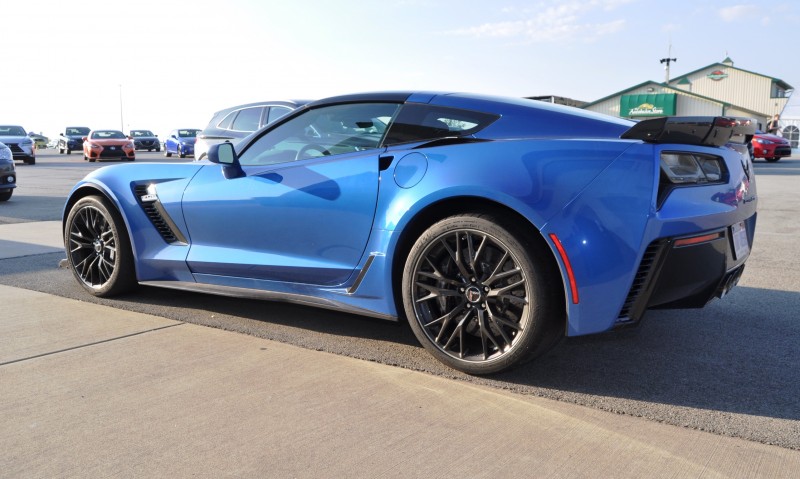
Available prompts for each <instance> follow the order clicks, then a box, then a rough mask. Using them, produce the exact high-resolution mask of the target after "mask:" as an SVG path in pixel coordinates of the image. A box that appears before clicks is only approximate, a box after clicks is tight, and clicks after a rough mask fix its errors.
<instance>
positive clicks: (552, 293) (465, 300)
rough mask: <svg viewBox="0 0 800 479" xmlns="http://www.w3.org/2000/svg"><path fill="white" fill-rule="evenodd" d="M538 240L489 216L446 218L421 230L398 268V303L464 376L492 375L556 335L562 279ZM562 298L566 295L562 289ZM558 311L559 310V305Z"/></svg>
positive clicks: (431, 346)
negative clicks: (400, 275) (400, 276)
mask: <svg viewBox="0 0 800 479" xmlns="http://www.w3.org/2000/svg"><path fill="white" fill-rule="evenodd" d="M548 258H551V254H550V252H549V251H548V250H547V249H546V246H544V245H543V244H542V241H535V240H531V239H528V238H526V237H525V235H523V234H521V233H519V232H517V231H516V230H515V229H514V228H511V227H507V226H504V223H503V222H502V221H501V220H500V219H499V218H497V217H494V216H491V215H485V214H484V215H462V216H453V217H450V218H446V219H444V220H442V221H439V222H438V223H436V224H434V225H433V226H431V227H430V228H429V229H428V230H427V231H425V232H424V233H423V234H422V235H421V236H420V237H419V239H418V240H417V241H416V243H415V244H414V246H413V247H412V248H411V251H410V253H409V255H408V260H407V262H406V265H405V269H404V271H403V280H402V291H403V292H402V295H403V306H404V310H405V312H406V316H407V317H408V320H409V324H410V326H411V329H412V330H413V331H414V334H415V335H416V336H417V339H419V341H420V342H421V343H422V345H423V346H424V347H425V348H426V349H427V350H428V351H429V352H430V353H431V354H433V356H434V357H436V358H437V359H439V360H440V361H442V362H443V363H445V364H447V365H448V366H450V367H452V368H454V369H458V370H460V371H463V372H465V373H468V374H491V373H497V372H500V371H503V370H506V369H509V368H512V367H514V366H517V365H519V364H522V363H524V362H525V361H527V360H530V359H532V358H533V357H535V356H537V355H539V354H541V353H543V352H545V351H546V350H547V349H549V348H550V347H551V346H552V345H554V344H555V342H556V341H555V340H556V339H557V338H558V336H559V333H560V331H561V330H560V329H559V326H561V327H563V313H558V312H557V310H556V307H557V305H559V304H562V305H563V302H559V298H558V290H557V289H556V288H554V287H553V286H552V283H554V282H557V283H558V284H560V282H561V280H560V276H559V275H558V274H557V272H556V271H554V268H553V266H552V261H549V260H548ZM561 294H562V298H563V293H561ZM562 309H563V307H562Z"/></svg>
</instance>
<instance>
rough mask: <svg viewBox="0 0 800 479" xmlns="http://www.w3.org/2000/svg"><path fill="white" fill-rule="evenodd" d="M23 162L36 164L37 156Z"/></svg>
mask: <svg viewBox="0 0 800 479" xmlns="http://www.w3.org/2000/svg"><path fill="white" fill-rule="evenodd" d="M23 163H25V164H26V165H35V164H36V158H30V159H27V160H25V161H24V162H23Z"/></svg>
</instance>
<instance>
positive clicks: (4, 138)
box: [0, 135, 33, 143]
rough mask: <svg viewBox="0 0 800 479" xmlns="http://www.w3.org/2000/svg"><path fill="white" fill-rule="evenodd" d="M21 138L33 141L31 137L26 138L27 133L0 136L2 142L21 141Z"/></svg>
mask: <svg viewBox="0 0 800 479" xmlns="http://www.w3.org/2000/svg"><path fill="white" fill-rule="evenodd" d="M23 140H31V142H33V140H32V139H31V138H28V135H19V136H14V135H10V136H0V141H2V142H3V143H22V141H23Z"/></svg>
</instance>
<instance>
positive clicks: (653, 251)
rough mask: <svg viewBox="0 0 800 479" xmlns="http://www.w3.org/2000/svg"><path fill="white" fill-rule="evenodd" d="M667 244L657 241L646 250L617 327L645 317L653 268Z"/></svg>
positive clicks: (618, 318)
mask: <svg viewBox="0 0 800 479" xmlns="http://www.w3.org/2000/svg"><path fill="white" fill-rule="evenodd" d="M665 244H666V243H665V242H664V241H655V242H653V243H650V246H648V247H647V249H646V250H645V252H644V255H643V256H642V262H641V263H639V269H638V270H637V271H636V276H634V277H633V284H632V285H631V289H630V290H629V291H628V296H627V297H626V298H625V303H624V304H623V305H622V310H620V313H619V316H618V317H617V321H616V325H617V326H626V325H628V324H634V323H637V322H638V321H639V320H640V319H641V318H642V316H643V315H644V311H645V309H646V308H645V306H646V301H647V296H649V289H650V288H649V287H650V286H652V281H653V268H654V266H655V265H656V263H657V261H658V259H659V258H660V257H661V253H662V251H664V246H665Z"/></svg>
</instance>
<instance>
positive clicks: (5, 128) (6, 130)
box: [0, 125, 27, 136]
mask: <svg viewBox="0 0 800 479" xmlns="http://www.w3.org/2000/svg"><path fill="white" fill-rule="evenodd" d="M0 136H27V135H26V134H25V128H22V127H21V126H14V125H2V126H0Z"/></svg>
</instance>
